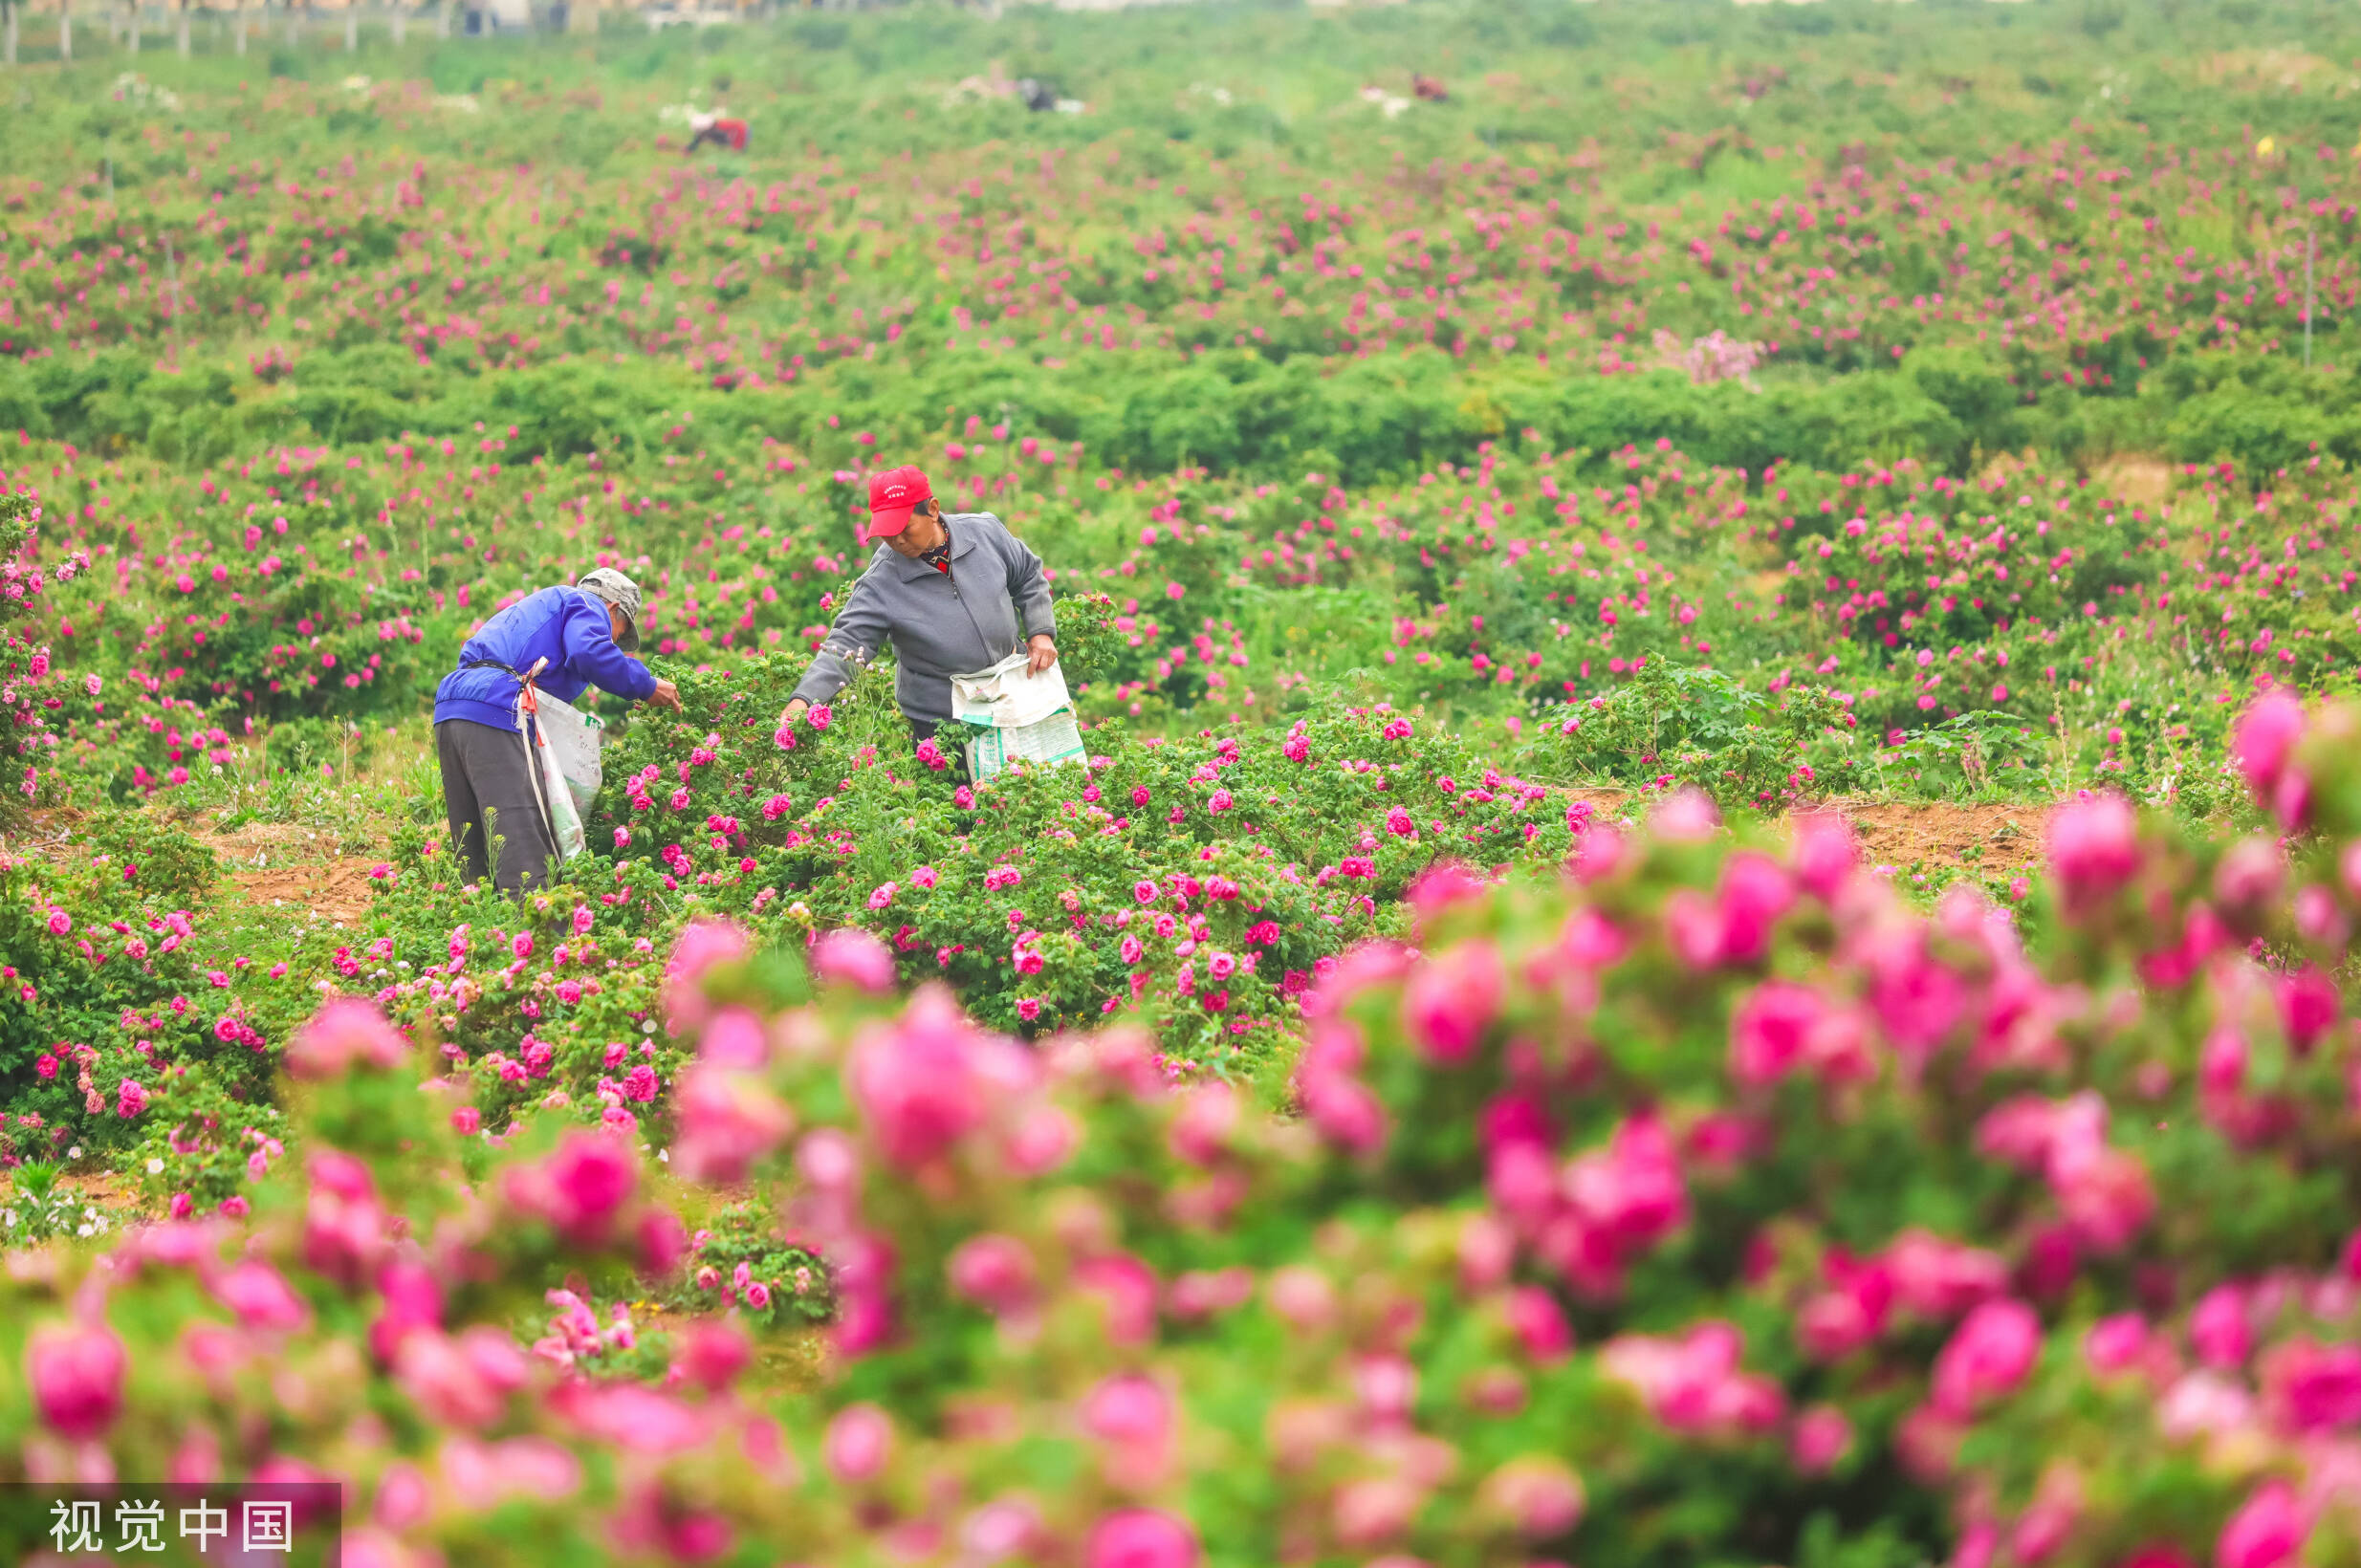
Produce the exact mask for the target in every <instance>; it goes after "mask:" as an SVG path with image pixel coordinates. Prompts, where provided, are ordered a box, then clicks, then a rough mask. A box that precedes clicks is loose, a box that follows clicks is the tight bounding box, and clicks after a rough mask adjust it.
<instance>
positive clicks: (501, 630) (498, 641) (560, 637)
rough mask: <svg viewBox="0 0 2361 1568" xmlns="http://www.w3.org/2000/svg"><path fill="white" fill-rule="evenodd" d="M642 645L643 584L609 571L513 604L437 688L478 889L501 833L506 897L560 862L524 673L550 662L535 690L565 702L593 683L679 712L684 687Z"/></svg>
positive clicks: (448, 812) (448, 788)
mask: <svg viewBox="0 0 2361 1568" xmlns="http://www.w3.org/2000/svg"><path fill="white" fill-rule="evenodd" d="M639 645H640V588H639V584H637V583H635V582H633V581H632V580H631V579H630V578H629V577H624V576H623V574H622V573H621V572H617V571H614V570H612V569H611V568H608V567H604V566H601V567H600V568H599V569H598V570H597V571H595V572H592V573H589V574H588V575H586V576H585V577H583V578H582V580H581V581H580V582H579V583H577V584H576V585H575V586H573V587H571V588H544V589H542V590H541V591H540V592H539V593H537V594H534V595H532V596H530V597H529V598H526V599H520V600H518V601H517V602H516V603H514V604H512V605H510V606H509V607H508V608H507V609H505V610H502V611H500V612H499V613H498V614H497V615H495V616H493V617H492V619H491V620H490V621H485V622H484V624H483V628H482V629H481V630H479V631H478V632H477V633H476V634H475V635H474V636H473V637H470V638H469V639H468V641H467V643H466V644H465V645H464V646H463V647H461V648H460V650H459V667H458V668H457V669H455V670H453V671H451V672H450V673H449V674H448V675H446V676H444V677H443V684H442V685H441V686H437V687H436V688H435V692H434V742H435V752H436V755H437V757H438V759H439V760H440V761H441V763H442V766H443V814H444V817H446V818H447V819H448V821H449V823H450V832H451V842H452V846H453V848H454V850H455V851H456V852H457V854H458V855H459V858H460V861H461V863H462V865H463V866H464V867H465V870H466V880H467V882H470V883H474V882H482V881H483V880H484V874H485V872H486V870H487V869H488V866H489V860H490V854H489V849H488V846H489V845H490V843H491V841H492V833H493V831H494V830H495V829H496V830H497V832H498V834H499V836H500V851H499V869H498V874H497V875H496V876H495V877H494V878H493V881H494V882H495V883H496V884H497V885H498V886H499V888H500V889H501V891H503V892H507V893H514V892H518V891H521V890H522V889H524V888H526V887H530V886H536V885H538V883H539V882H541V880H542V877H543V874H544V872H545V871H546V869H547V867H548V866H549V864H550V862H551V861H552V860H555V859H556V858H557V842H556V840H555V839H554V838H552V837H551V833H550V823H549V813H548V806H547V803H546V802H545V801H544V800H543V799H542V797H541V793H540V790H539V789H538V787H537V784H538V774H537V773H536V770H535V768H534V766H533V753H532V752H531V751H528V750H526V739H525V736H524V734H523V733H522V731H520V730H518V729H517V726H516V701H517V697H518V696H519V694H520V693H521V691H522V689H523V677H524V675H525V674H526V672H528V671H530V670H531V669H532V668H533V666H534V664H535V663H536V662H537V661H541V660H546V661H548V663H547V664H543V665H542V668H541V672H540V673H539V674H538V675H536V676H535V677H534V682H533V684H534V686H535V688H536V690H538V691H540V692H542V693H544V694H546V695H548V696H551V697H555V698H557V700H558V701H559V702H564V703H570V702H572V701H574V700H575V699H576V698H577V697H579V696H580V695H581V694H582V688H583V687H585V686H597V687H598V688H599V689H600V690H601V691H608V692H612V693H614V694H615V695H616V696H618V697H628V698H632V699H634V700H638V701H645V702H652V703H654V704H655V705H656V706H657V707H659V708H674V709H677V708H679V707H680V706H681V694H680V692H679V690H678V689H677V688H676V687H675V686H673V685H672V683H671V682H669V681H660V680H658V679H656V677H655V676H654V675H653V674H652V673H650V671H649V670H648V667H647V666H646V665H645V664H641V663H640V662H639V661H638V660H637V659H634V658H632V657H631V654H632V652H633V650H635V649H637V648H638V647H639ZM487 813H489V814H490V817H491V818H492V820H491V821H489V822H488V821H487V820H486V816H487Z"/></svg>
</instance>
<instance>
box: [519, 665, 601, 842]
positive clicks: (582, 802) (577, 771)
mask: <svg viewBox="0 0 2361 1568" xmlns="http://www.w3.org/2000/svg"><path fill="white" fill-rule="evenodd" d="M534 697H535V708H536V713H537V714H538V716H539V718H540V721H541V744H542V747H543V749H544V750H545V751H548V752H549V753H550V756H551V759H552V760H553V761H554V762H555V764H556V766H557V772H558V773H559V774H560V775H561V776H562V777H563V778H564V779H565V789H566V793H567V794H568V795H572V796H573V797H574V814H575V816H576V817H584V816H587V815H588V814H589V812H590V803H591V801H593V800H595V799H596V798H598V795H599V784H600V781H601V779H603V778H604V777H605V769H604V767H603V765H602V764H601V762H600V760H599V751H600V748H601V746H603V745H605V743H606V726H605V724H604V723H603V722H602V721H601V719H600V717H599V715H598V714H596V713H585V712H583V711H582V710H581V709H580V708H576V707H575V706H574V705H573V704H572V703H561V702H559V701H558V700H557V698H555V697H553V696H551V695H550V694H549V693H548V692H546V691H536V692H535V693H534ZM555 803H556V802H555V801H553V802H552V804H553V805H554V804H555Z"/></svg>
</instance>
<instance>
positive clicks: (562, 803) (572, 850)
mask: <svg viewBox="0 0 2361 1568" xmlns="http://www.w3.org/2000/svg"><path fill="white" fill-rule="evenodd" d="M542 700H543V701H545V702H546V701H547V700H548V699H547V698H544V699H542ZM535 729H536V730H539V729H540V727H539V726H537V725H536V726H535ZM534 752H535V755H536V758H537V760H538V761H539V763H540V767H541V798H542V799H543V800H546V801H547V802H549V832H550V837H551V838H555V839H556V840H557V859H558V860H561V861H563V860H572V859H574V857H575V856H577V855H579V854H580V853H581V852H582V850H583V849H584V848H585V847H586V846H587V845H588V843H589V839H588V838H587V836H586V835H584V834H583V832H582V814H581V812H580V811H579V810H578V809H577V808H576V807H575V804H574V791H573V789H572V788H571V787H570V784H569V781H568V780H567V778H566V775H565V774H564V773H560V772H558V769H557V748H555V747H553V746H551V745H550V743H549V737H548V736H547V734H546V733H544V734H543V735H542V738H541V744H540V745H538V746H536V747H535V748H534Z"/></svg>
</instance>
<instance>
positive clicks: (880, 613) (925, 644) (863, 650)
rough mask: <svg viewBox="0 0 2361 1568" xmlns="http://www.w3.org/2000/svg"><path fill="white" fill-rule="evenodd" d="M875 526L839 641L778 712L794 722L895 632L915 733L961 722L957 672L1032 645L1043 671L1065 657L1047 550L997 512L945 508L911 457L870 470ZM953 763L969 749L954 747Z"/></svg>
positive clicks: (900, 687) (897, 681) (1032, 664)
mask: <svg viewBox="0 0 2361 1568" xmlns="http://www.w3.org/2000/svg"><path fill="white" fill-rule="evenodd" d="M867 536H868V537H869V538H872V539H879V540H882V541H883V542H882V543H881V544H879V545H878V547H877V553H876V554H875V555H872V556H871V557H870V559H869V568H868V570H867V571H865V572H864V573H862V574H861V580H860V581H859V582H857V583H855V584H853V591H852V593H851V594H850V595H849V596H848V597H847V598H846V599H845V600H844V603H843V605H842V607H841V608H839V609H838V611H837V613H836V624H835V625H834V626H832V627H830V628H829V631H828V640H827V641H826V642H822V643H821V644H820V652H819V654H818V655H817V656H816V657H815V658H814V659H813V660H812V667H811V668H810V669H808V670H806V671H805V672H804V675H803V679H802V681H801V682H800V683H799V684H798V686H796V694H795V696H794V697H792V698H790V699H789V700H788V703H787V707H786V708H785V710H784V711H782V712H781V713H780V714H779V716H778V722H779V723H780V724H781V725H782V726H784V725H792V724H794V723H795V722H796V720H798V719H799V718H801V717H802V716H803V712H804V709H806V708H810V707H811V706H812V705H813V704H815V703H824V702H826V701H827V700H828V699H829V698H831V697H833V696H835V695H836V694H837V693H838V692H839V691H842V690H843V689H844V687H845V686H846V685H848V684H849V683H850V682H851V681H852V678H853V677H854V676H855V675H857V674H859V673H860V672H861V671H862V670H863V669H864V668H866V667H867V665H868V663H869V661H870V660H872V659H874V658H876V657H877V651H878V649H879V648H881V647H883V646H884V645H885V643H886V642H888V641H890V642H892V643H893V651H894V658H895V660H896V662H897V664H898V666H899V667H898V669H897V671H896V673H895V675H894V683H893V689H894V699H895V701H897V702H899V703H900V704H901V705H902V713H903V716H904V717H906V718H907V719H908V720H909V721H910V730H911V732H912V739H913V741H914V742H924V741H927V740H930V739H932V738H933V737H934V734H935V732H936V730H939V729H941V728H943V727H945V726H949V725H951V677H952V676H953V675H967V674H972V673H973V672H975V671H977V670H984V669H989V668H991V667H992V666H993V665H995V664H998V663H999V662H1000V661H1001V660H1003V659H1005V658H1007V657H1008V656H1009V655H1010V654H1012V653H1014V652H1016V651H1017V645H1018V644H1019V643H1020V642H1021V643H1023V644H1024V646H1025V648H1026V650H1027V657H1026V661H1025V663H1026V665H1027V667H1029V668H1030V669H1031V670H1032V671H1033V672H1034V673H1035V674H1036V675H1038V674H1039V673H1040V672H1041V671H1042V670H1045V669H1047V668H1049V666H1050V665H1052V664H1056V663H1057V662H1058V644H1057V642H1056V638H1057V633H1058V622H1057V618H1056V617H1055V616H1054V615H1053V614H1052V612H1051V609H1050V602H1049V580H1048V578H1047V577H1044V576H1043V575H1042V572H1041V558H1040V557H1039V556H1038V555H1035V554H1034V553H1033V552H1032V551H1030V550H1028V549H1026V548H1025V546H1024V545H1023V544H1022V543H1020V542H1019V541H1018V540H1017V536H1016V535H1015V534H1011V533H1010V532H1009V531H1008V529H1007V528H1006V527H1004V526H1003V525H1002V524H1001V522H1000V519H999V518H997V517H995V516H994V515H993V514H992V513H991V512H954V513H951V514H950V515H948V516H947V515H945V514H944V512H943V509H942V507H941V505H940V504H939V503H937V502H936V500H935V499H934V490H933V489H932V488H931V487H930V486H929V485H928V483H927V476H926V475H925V474H923V473H921V472H919V471H918V469H917V468H911V467H907V466H906V467H903V468H894V469H892V470H890V471H888V472H885V473H881V474H879V475H877V476H876V477H875V478H873V479H871V480H870V481H869V529H868V534H867ZM943 753H944V755H945V756H947V757H950V758H951V760H952V761H953V762H954V764H955V763H956V762H957V761H958V759H959V758H960V757H961V756H962V755H963V754H964V753H963V752H962V751H961V749H960V748H959V747H957V746H946V747H944V748H943Z"/></svg>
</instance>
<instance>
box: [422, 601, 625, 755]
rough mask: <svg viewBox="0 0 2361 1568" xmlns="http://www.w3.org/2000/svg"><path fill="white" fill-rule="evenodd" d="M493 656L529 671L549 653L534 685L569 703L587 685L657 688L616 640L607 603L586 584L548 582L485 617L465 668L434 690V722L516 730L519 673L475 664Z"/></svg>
mask: <svg viewBox="0 0 2361 1568" xmlns="http://www.w3.org/2000/svg"><path fill="white" fill-rule="evenodd" d="M479 659H490V660H493V661H496V662H497V663H499V664H506V665H508V666H509V669H514V670H518V671H523V670H529V669H531V668H532V667H533V662H534V661H535V660H536V659H547V660H548V661H549V667H548V668H547V669H544V670H543V671H541V673H540V675H539V677H538V678H537V679H536V680H535V682H534V686H536V688H538V689H539V690H542V691H545V692H547V693H549V694H550V695H551V696H553V697H555V698H557V700H558V701H559V702H562V703H570V702H572V701H574V700H575V699H576V698H577V697H579V696H580V695H581V694H582V688H583V687H584V686H597V687H598V688H599V689H600V690H601V691H611V692H613V693H614V694H615V695H616V696H618V697H632V698H640V699H645V698H648V697H652V696H654V695H655V694H656V677H655V676H653V675H651V674H649V673H648V670H647V666H646V665H645V664H641V663H640V662H639V661H638V660H637V659H634V658H632V657H631V656H630V655H629V654H627V653H625V652H623V649H621V648H619V647H617V646H616V645H615V629H614V626H613V624H612V623H611V622H609V621H608V620H607V615H606V605H605V604H603V603H602V602H601V601H600V600H598V599H593V598H591V597H590V596H589V595H588V594H585V593H583V592H582V591H581V590H580V589H579V588H544V589H542V590H541V591H540V592H539V593H537V594H534V595H531V596H530V597H528V598H526V599H519V600H518V601H517V602H515V603H514V604H512V605H510V606H509V607H508V608H507V609H505V610H502V611H501V612H500V613H499V614H497V615H495V616H493V617H492V619H491V620H490V621H485V622H484V627H483V630H481V631H479V632H477V633H476V634H475V635H474V636H473V637H470V638H469V639H468V641H467V643H466V645H465V646H463V647H461V648H460V650H459V668H457V669H455V670H453V671H451V672H450V673H449V674H448V675H446V676H444V677H443V684H442V685H441V686H437V687H435V689H434V722H435V723H437V724H441V723H443V722H445V721H446V720H448V719H466V720H467V721H468V722H469V723H470V724H482V725H489V726H491V727H492V729H494V730H514V729H515V728H516V693H517V690H518V686H517V681H516V677H515V676H514V675H511V674H510V673H509V672H508V670H505V669H470V668H468V667H467V666H468V665H469V664H472V663H474V662H475V661H477V660H479Z"/></svg>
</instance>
